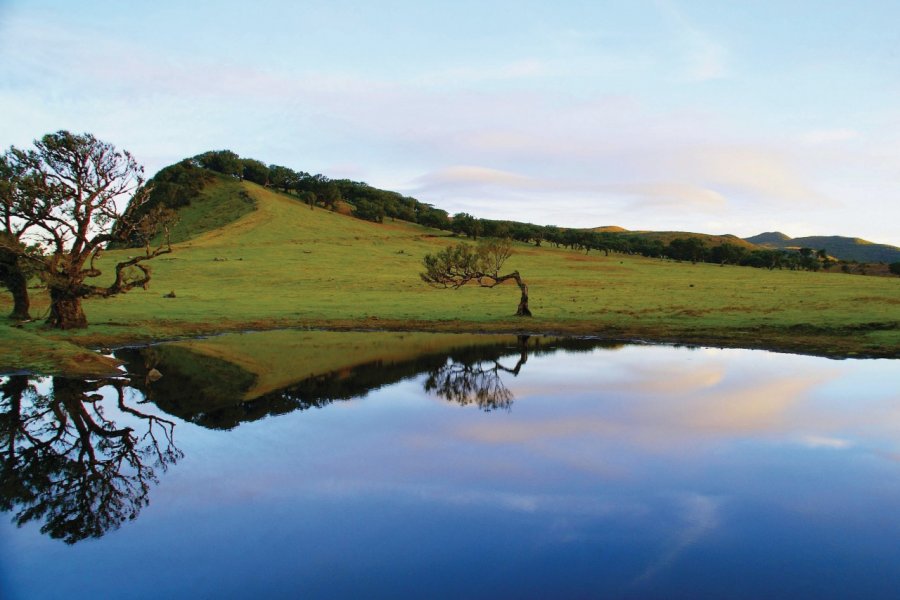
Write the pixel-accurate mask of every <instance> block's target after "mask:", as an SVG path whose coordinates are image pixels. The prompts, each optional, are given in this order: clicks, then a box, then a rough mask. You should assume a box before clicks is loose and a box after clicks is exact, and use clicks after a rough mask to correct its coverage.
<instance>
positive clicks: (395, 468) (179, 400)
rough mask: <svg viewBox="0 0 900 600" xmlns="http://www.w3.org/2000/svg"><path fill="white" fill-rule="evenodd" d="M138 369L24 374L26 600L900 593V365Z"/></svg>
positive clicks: (285, 335)
mask: <svg viewBox="0 0 900 600" xmlns="http://www.w3.org/2000/svg"><path fill="white" fill-rule="evenodd" d="M116 354H117V356H118V358H120V359H122V360H123V361H124V362H125V367H124V369H123V376H122V378H120V379H118V380H115V381H110V380H106V381H79V380H71V379H62V378H57V379H51V378H28V377H25V376H8V377H5V378H3V379H2V384H3V387H2V393H3V401H2V405H0V447H2V448H0V459H2V493H0V509H2V510H3V512H2V513H0V596H2V597H3V598H60V597H66V598H98V597H104V598H105V597H132V598H144V597H152V598H181V597H184V598H199V597H208V598H230V597H235V598H240V597H251V596H252V597H297V598H398V597H420V598H500V597H512V598H549V597H603V598H607V597H622V598H653V597H665V598H678V597H682V598H698V597H746V598H760V597H767V598H773V597H782V598H798V597H816V598H828V597H834V598H845V597H865V598H895V597H898V596H900V369H898V363H897V361H887V360H868V361H862V360H858V361H851V360H846V361H833V360H827V359H822V358H815V357H805V356H796V355H787V354H773V353H766V352H759V351H742V350H718V349H706V348H700V349H688V348H673V347H658V346H622V345H610V344H608V343H606V344H604V343H600V342H597V341H592V340H564V339H552V338H536V337H532V338H515V337H497V336H454V335H426V334H396V333H324V332H271V333H253V334H243V335H228V336H220V337H217V338H210V339H208V340H194V341H190V342H180V343H175V344H166V345H160V346H154V347H151V348H143V349H126V350H121V351H118V352H117V353H116ZM154 369H155V371H154ZM126 371H127V372H126ZM158 374H161V375H162V376H161V377H157V375H158Z"/></svg>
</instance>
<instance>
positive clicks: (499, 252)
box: [420, 239, 531, 317]
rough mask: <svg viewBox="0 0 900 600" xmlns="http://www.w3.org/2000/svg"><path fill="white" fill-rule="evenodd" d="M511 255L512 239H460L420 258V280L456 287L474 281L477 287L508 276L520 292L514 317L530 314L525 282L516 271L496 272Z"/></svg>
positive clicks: (493, 285) (490, 286)
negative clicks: (475, 242)
mask: <svg viewBox="0 0 900 600" xmlns="http://www.w3.org/2000/svg"><path fill="white" fill-rule="evenodd" d="M511 255H512V242H511V241H510V240H508V239H504V240H482V242H481V243H479V244H478V246H471V245H470V244H466V243H465V242H460V243H459V244H457V245H455V246H450V247H447V248H445V249H443V250H441V251H440V252H438V253H437V254H428V255H426V256H425V258H423V259H422V264H423V265H424V266H425V271H424V272H422V273H420V276H421V277H422V280H423V281H424V282H425V283H427V284H429V285H432V286H434V287H441V288H448V287H452V288H453V289H459V288H461V287H462V286H464V285H466V284H467V283H469V282H471V281H474V282H476V283H477V284H478V285H480V286H481V287H489V288H492V287H495V286H497V285H500V284H501V283H503V282H504V281H506V280H508V279H514V280H515V282H516V284H517V285H518V286H519V290H520V291H521V293H522V296H521V298H520V300H519V307H518V309H517V310H516V316H517V317H530V316H531V311H530V310H529V309H528V286H527V285H526V284H525V282H524V281H522V277H521V276H520V275H519V272H518V271H513V272H512V273H508V274H506V275H500V269H501V268H502V267H503V263H505V262H506V260H507V259H508V258H509V257H510V256H511Z"/></svg>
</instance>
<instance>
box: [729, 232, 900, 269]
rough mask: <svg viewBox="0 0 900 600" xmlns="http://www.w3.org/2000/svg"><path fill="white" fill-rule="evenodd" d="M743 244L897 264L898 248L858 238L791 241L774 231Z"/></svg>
mask: <svg viewBox="0 0 900 600" xmlns="http://www.w3.org/2000/svg"><path fill="white" fill-rule="evenodd" d="M744 240H745V241H747V242H750V243H752V244H756V245H758V246H763V247H765V248H781V249H783V250H796V249H799V248H812V249H813V250H820V249H822V248H824V249H825V250H826V251H827V252H828V255H829V256H833V257H835V258H839V259H841V260H855V261H859V262H868V263H877V262H885V263H892V262H898V261H900V248H898V247H896V246H889V245H887V244H875V243H873V242H870V241H867V240H863V239H860V238H851V237H842V236H839V235H814V236H808V237H799V238H791V237H788V236H786V235H785V234H783V233H781V232H778V231H774V232H768V233H761V234H759V235H755V236H753V237H748V238H744Z"/></svg>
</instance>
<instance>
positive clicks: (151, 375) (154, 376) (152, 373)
mask: <svg viewBox="0 0 900 600" xmlns="http://www.w3.org/2000/svg"><path fill="white" fill-rule="evenodd" d="M161 377H162V373H160V372H159V371H157V370H156V369H150V370H149V371H148V372H147V381H157V380H158V379H160V378H161Z"/></svg>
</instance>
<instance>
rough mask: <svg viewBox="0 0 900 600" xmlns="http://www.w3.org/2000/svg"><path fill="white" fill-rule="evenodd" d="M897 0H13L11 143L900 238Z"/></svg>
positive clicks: (6, 103)
mask: <svg viewBox="0 0 900 600" xmlns="http://www.w3.org/2000/svg"><path fill="white" fill-rule="evenodd" d="M897 23H900V3H898V2H896V1H895V0H886V1H878V0H860V1H858V2H848V1H840V2H838V1H829V0H815V1H801V0H779V1H767V0H759V1H755V2H740V3H738V2H722V1H718V0H709V1H703V0H621V1H616V0H611V1H603V0H594V1H566V0H557V1H556V2H552V3H551V2H546V1H544V2H537V1H530V0H517V1H515V2H512V1H491V0H481V1H478V2H474V1H468V0H455V1H452V2H449V1H448V2H443V1H441V2H421V1H417V2H413V1H405V0H397V1H380V2H345V1H342V0H327V1H321V2H320V1H318V0H316V1H281V0H257V1H256V2H252V3H250V2H232V1H230V0H222V1H217V2H209V1H202V0H194V1H193V2H183V1H182V2H169V1H168V0H155V1H154V2H144V1H141V0H135V1H131V2H121V1H101V0H79V1H78V2H71V1H62V0H58V1H44V0H29V1H25V0H0V115H2V116H0V147H2V148H7V147H9V146H10V145H15V146H18V147H26V146H28V145H29V144H30V143H31V141H32V140H34V139H35V138H39V137H40V136H42V135H44V134H45V133H49V132H52V131H57V130H60V129H67V130H70V131H73V132H90V133H93V134H94V135H96V136H97V137H99V138H100V139H103V140H104V141H107V142H111V143H113V144H115V145H116V146H117V147H119V148H121V149H127V150H129V151H130V152H132V153H133V154H134V155H135V157H136V158H137V160H138V161H139V162H140V163H141V164H143V165H144V166H145V168H146V171H147V174H148V175H152V174H153V173H155V172H156V171H157V170H158V169H160V168H162V167H164V166H166V165H168V164H171V163H173V162H176V161H178V160H180V159H182V158H185V157H189V156H193V155H195V154H198V153H200V152H203V151H206V150H219V149H230V150H233V151H235V152H237V153H238V154H240V155H241V156H244V157H249V158H256V159H259V160H262V161H263V162H266V163H274V164H281V165H285V166H288V167H291V168H294V169H297V170H302V171H307V172H311V173H324V174H325V175H328V176H329V177H333V178H345V177H346V178H350V179H354V180H357V181H365V182H367V183H369V184H371V185H374V186H376V187H381V188H386V189H392V190H396V191H399V192H402V193H404V194H408V195H412V196H414V197H416V198H417V199H419V200H420V201H423V202H428V203H430V204H433V205H435V206H437V207H439V208H443V209H445V210H447V211H448V212H450V213H451V214H452V213H456V212H461V211H465V212H469V213H471V214H474V215H475V216H478V217H483V218H495V219H515V220H520V221H530V222H534V223H538V224H554V225H558V226H564V227H597V226H602V225H618V226H621V227H625V228H627V229H634V230H646V229H652V230H680V231H700V232H704V233H717V234H722V233H733V234H735V235H739V236H741V237H746V236H750V235H754V234H757V233H761V232H763V231H775V230H778V231H782V232H784V233H786V234H788V235H790V236H793V237H800V236H805V235H847V236H858V237H862V238H865V239H868V240H871V241H874V242H880V243H888V244H893V245H897V246H900V227H898V223H900V35H898V34H897V28H896V24H897Z"/></svg>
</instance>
